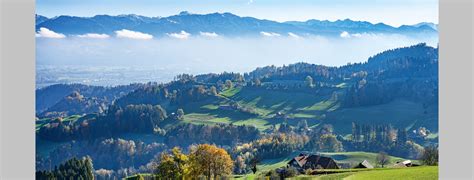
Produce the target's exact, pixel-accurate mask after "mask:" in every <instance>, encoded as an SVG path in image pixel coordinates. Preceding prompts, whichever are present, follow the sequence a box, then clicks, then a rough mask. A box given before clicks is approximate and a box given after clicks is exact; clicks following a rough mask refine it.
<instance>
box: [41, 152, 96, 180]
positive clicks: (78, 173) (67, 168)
mask: <svg viewBox="0 0 474 180" xmlns="http://www.w3.org/2000/svg"><path fill="white" fill-rule="evenodd" d="M36 179H38V180H43V179H44V180H49V179H94V167H93V165H92V160H91V159H90V157H84V158H82V159H77V158H72V159H69V160H67V161H66V162H64V163H63V164H60V165H59V167H55V168H54V170H52V171H37V172H36Z"/></svg>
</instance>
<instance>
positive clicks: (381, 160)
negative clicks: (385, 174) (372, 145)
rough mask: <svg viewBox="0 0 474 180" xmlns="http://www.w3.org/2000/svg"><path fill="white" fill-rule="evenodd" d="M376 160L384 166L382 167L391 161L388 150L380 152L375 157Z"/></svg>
mask: <svg viewBox="0 0 474 180" xmlns="http://www.w3.org/2000/svg"><path fill="white" fill-rule="evenodd" d="M375 161H377V164H379V165H380V166H382V168H383V167H384V166H385V165H386V164H388V163H389V162H390V156H388V154H387V153H386V152H383V151H381V152H379V154H378V155H377V157H376V158H375Z"/></svg>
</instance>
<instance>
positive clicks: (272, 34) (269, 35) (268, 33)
mask: <svg viewBox="0 0 474 180" xmlns="http://www.w3.org/2000/svg"><path fill="white" fill-rule="evenodd" d="M260 34H261V35H262V36H266V37H279V36H281V35H280V34H278V33H274V32H264V31H262V32H260Z"/></svg>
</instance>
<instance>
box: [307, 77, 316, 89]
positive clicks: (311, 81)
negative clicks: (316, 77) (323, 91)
mask: <svg viewBox="0 0 474 180" xmlns="http://www.w3.org/2000/svg"><path fill="white" fill-rule="evenodd" d="M305 84H306V85H307V86H308V87H313V86H314V84H313V78H312V77H311V76H306V78H305Z"/></svg>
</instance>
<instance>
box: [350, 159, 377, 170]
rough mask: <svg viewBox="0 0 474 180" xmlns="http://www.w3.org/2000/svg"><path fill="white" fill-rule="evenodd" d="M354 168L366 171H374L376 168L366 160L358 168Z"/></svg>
mask: <svg viewBox="0 0 474 180" xmlns="http://www.w3.org/2000/svg"><path fill="white" fill-rule="evenodd" d="M354 168H361V169H362V168H365V169H373V168H374V166H372V164H370V163H369V162H368V161H367V160H364V161H362V162H361V163H359V164H358V165H357V166H356V167H354Z"/></svg>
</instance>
